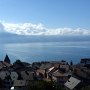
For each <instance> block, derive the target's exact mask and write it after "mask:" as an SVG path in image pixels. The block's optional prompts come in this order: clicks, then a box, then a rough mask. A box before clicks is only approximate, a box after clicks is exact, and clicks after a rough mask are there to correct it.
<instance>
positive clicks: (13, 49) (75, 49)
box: [0, 42, 90, 63]
mask: <svg viewBox="0 0 90 90" xmlns="http://www.w3.org/2000/svg"><path fill="white" fill-rule="evenodd" d="M0 46H1V47H0V60H3V59H4V57H5V54H6V53H7V54H8V56H9V57H10V59H11V61H12V62H14V61H15V60H16V59H20V60H22V61H26V62H29V63H32V62H36V61H55V60H66V61H68V62H70V61H71V60H72V61H73V62H74V63H78V62H79V61H80V59H81V58H90V42H33V43H13V44H12V43H10V44H1V45H0Z"/></svg>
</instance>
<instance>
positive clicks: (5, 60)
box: [4, 54, 10, 64]
mask: <svg viewBox="0 0 90 90" xmlns="http://www.w3.org/2000/svg"><path fill="white" fill-rule="evenodd" d="M4 62H7V63H9V64H10V59H9V57H8V55H7V54H6V56H5V59H4Z"/></svg>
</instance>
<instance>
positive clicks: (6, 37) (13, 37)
mask: <svg viewBox="0 0 90 90" xmlns="http://www.w3.org/2000/svg"><path fill="white" fill-rule="evenodd" d="M63 41H65V42H68V41H90V36H55V35H51V36H42V35H40V36H39V35H38V36H26V35H17V34H12V33H5V32H4V33H0V44H1V43H29V42H63Z"/></svg>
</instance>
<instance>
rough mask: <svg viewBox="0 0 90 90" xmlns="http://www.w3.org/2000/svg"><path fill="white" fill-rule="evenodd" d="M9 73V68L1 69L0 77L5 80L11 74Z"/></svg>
mask: <svg viewBox="0 0 90 90" xmlns="http://www.w3.org/2000/svg"><path fill="white" fill-rule="evenodd" d="M9 75H10V72H9V71H7V70H2V71H0V78H1V79H2V80H4V79H5V77H7V76H9Z"/></svg>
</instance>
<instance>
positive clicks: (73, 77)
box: [0, 54, 90, 90]
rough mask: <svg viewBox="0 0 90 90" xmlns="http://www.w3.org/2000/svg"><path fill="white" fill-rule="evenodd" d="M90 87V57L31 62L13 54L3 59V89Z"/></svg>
mask: <svg viewBox="0 0 90 90" xmlns="http://www.w3.org/2000/svg"><path fill="white" fill-rule="evenodd" d="M48 89H51V90H90V58H83V59H81V60H80V63H78V64H73V62H72V61H71V62H67V61H65V60H60V61H45V62H44V61H42V62H33V63H32V64H29V63H27V62H22V61H21V60H16V61H15V62H14V63H13V64H11V60H10V59H9V56H8V55H7V54H6V56H5V59H4V60H3V61H0V90H48Z"/></svg>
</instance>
